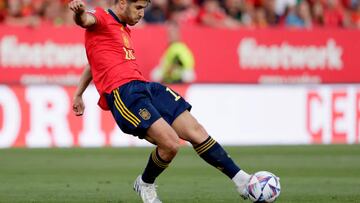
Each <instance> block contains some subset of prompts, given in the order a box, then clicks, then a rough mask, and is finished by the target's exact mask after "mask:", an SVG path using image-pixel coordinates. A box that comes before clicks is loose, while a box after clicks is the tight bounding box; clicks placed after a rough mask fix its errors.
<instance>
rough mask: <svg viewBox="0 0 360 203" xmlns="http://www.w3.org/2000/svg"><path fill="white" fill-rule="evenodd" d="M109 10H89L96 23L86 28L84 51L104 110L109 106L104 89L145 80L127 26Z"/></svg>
mask: <svg viewBox="0 0 360 203" xmlns="http://www.w3.org/2000/svg"><path fill="white" fill-rule="evenodd" d="M109 12H111V11H110V10H109ZM109 12H108V11H105V10H104V9H102V8H96V9H95V10H93V11H89V12H88V13H89V14H92V15H93V16H94V17H95V19H96V23H95V25H93V26H91V27H90V28H87V29H86V32H85V48H86V54H87V58H88V61H89V64H90V68H91V74H92V77H93V81H94V84H95V86H96V89H97V91H98V92H99V94H100V100H99V102H98V105H99V106H100V107H101V108H102V109H104V110H109V107H108V105H107V102H106V99H105V97H104V93H108V94H110V93H111V91H112V90H114V89H116V88H118V87H120V86H121V85H123V84H125V83H128V82H130V81H132V80H141V81H146V79H145V78H144V77H143V75H142V74H141V72H140V71H139V68H138V64H137V63H136V57H135V52H134V49H133V47H132V44H131V40H130V39H131V36H130V29H129V28H128V27H127V26H126V25H124V24H122V23H121V22H120V20H119V19H118V18H117V17H116V16H115V15H114V14H113V13H109Z"/></svg>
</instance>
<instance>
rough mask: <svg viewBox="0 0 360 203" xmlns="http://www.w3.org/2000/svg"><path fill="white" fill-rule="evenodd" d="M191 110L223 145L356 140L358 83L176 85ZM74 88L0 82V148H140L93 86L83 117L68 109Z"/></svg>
mask: <svg viewBox="0 0 360 203" xmlns="http://www.w3.org/2000/svg"><path fill="white" fill-rule="evenodd" d="M172 88H173V89H174V90H175V91H177V92H178V93H179V94H181V95H184V97H185V98H186V99H188V101H189V102H190V103H191V104H193V106H194V108H193V110H192V112H193V114H194V115H195V116H196V117H197V118H198V120H199V121H200V122H201V123H202V124H203V125H204V126H205V128H206V129H207V130H208V132H209V133H210V134H211V135H212V136H213V137H214V138H216V139H217V140H218V141H219V142H220V143H222V144H224V145H259V144H262V145H268V144H354V143H359V136H360V132H359V129H360V85H317V86H311V87H309V86H294V85H282V86H272V85H218V84H216V85H215V84H214V85H204V84H203V85H200V84H193V85H188V86H184V85H179V86H172ZM74 91H75V88H74V87H64V86H56V85H49V86H39V85H34V86H7V85H0V95H1V96H0V107H1V108H0V148H7V147H73V146H80V147H100V146H146V145H147V144H146V142H145V141H141V140H139V139H137V138H135V137H132V136H130V135H124V134H123V133H122V132H120V130H119V129H118V127H117V126H116V125H115V123H114V121H113V119H112V117H111V113H109V112H103V111H101V110H100V108H99V107H98V106H97V105H96V103H97V100H98V93H97V91H96V89H95V88H94V87H93V86H91V87H90V88H89V89H88V90H87V91H86V92H85V95H84V99H85V105H86V111H85V115H84V116H83V117H76V116H74V115H73V114H72V112H71V99H72V94H73V93H74Z"/></svg>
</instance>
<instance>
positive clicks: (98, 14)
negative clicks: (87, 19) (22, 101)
mask: <svg viewBox="0 0 360 203" xmlns="http://www.w3.org/2000/svg"><path fill="white" fill-rule="evenodd" d="M86 13H87V14H90V15H92V16H94V17H95V20H96V23H95V25H94V26H92V27H101V26H102V25H104V24H105V15H106V13H105V11H104V10H103V9H102V8H99V7H97V8H95V9H90V10H87V11H86Z"/></svg>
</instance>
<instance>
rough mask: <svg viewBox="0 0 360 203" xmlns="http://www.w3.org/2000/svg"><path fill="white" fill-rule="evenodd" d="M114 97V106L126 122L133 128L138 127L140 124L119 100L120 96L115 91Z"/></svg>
mask: <svg viewBox="0 0 360 203" xmlns="http://www.w3.org/2000/svg"><path fill="white" fill-rule="evenodd" d="M114 97H115V106H116V108H117V109H118V111H119V112H120V114H121V115H122V117H124V118H125V119H126V120H127V121H129V122H130V123H131V124H133V125H134V126H135V127H137V126H138V125H139V123H140V122H141V121H140V120H139V119H138V118H137V117H136V116H135V115H134V114H132V113H131V112H130V111H129V110H128V109H127V108H126V106H125V105H124V103H123V102H122V101H121V99H120V95H119V93H118V92H117V90H114Z"/></svg>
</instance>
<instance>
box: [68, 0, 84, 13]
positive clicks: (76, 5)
mask: <svg viewBox="0 0 360 203" xmlns="http://www.w3.org/2000/svg"><path fill="white" fill-rule="evenodd" d="M68 5H69V8H70V9H71V10H72V11H73V12H74V13H75V14H82V13H84V12H85V3H84V2H83V1H82V0H72V1H70V3H69V4H68Z"/></svg>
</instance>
